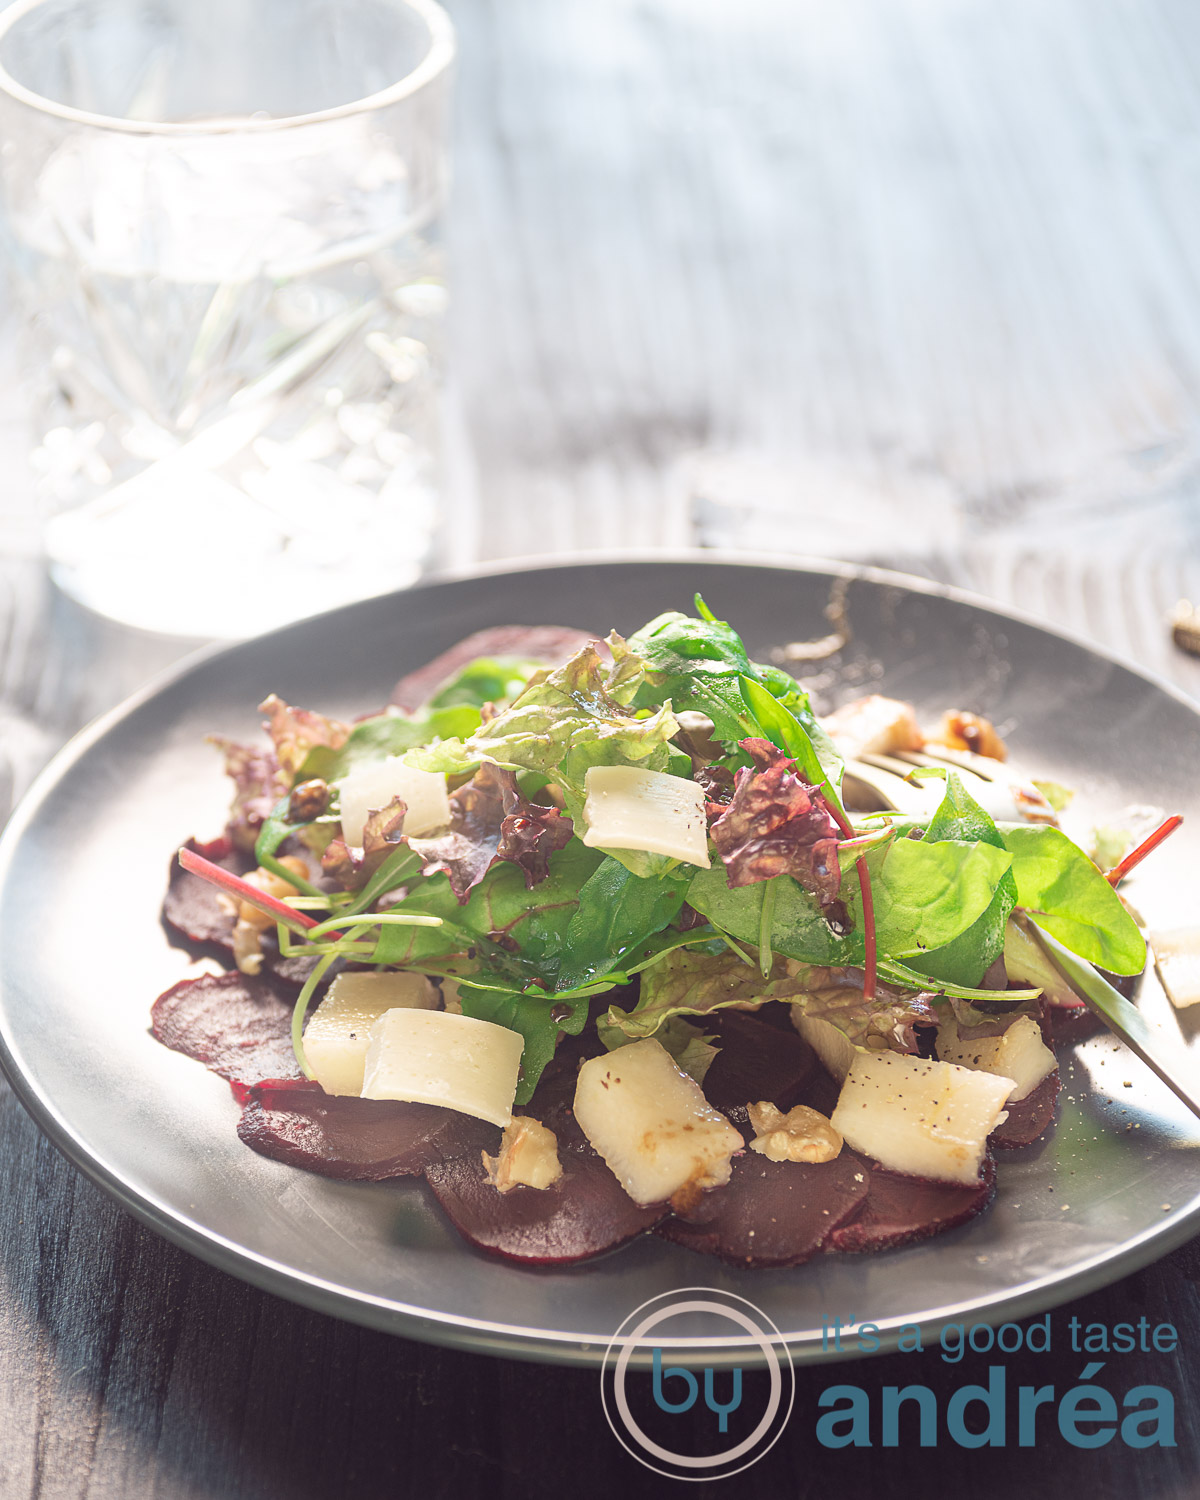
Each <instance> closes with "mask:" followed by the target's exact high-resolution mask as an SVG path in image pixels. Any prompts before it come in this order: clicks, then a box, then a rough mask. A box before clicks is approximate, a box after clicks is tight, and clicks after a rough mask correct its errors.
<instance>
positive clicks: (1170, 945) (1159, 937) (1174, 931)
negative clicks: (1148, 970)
mask: <svg viewBox="0 0 1200 1500" xmlns="http://www.w3.org/2000/svg"><path fill="white" fill-rule="evenodd" d="M1148 936H1149V939H1150V948H1151V951H1152V952H1153V954H1154V966H1155V968H1156V969H1157V970H1158V977H1159V978H1160V979H1161V980H1162V987H1163V989H1164V990H1166V992H1167V995H1168V996H1169V997H1170V1001H1171V1004H1172V1005H1173V1006H1175V1008H1176V1009H1177V1010H1183V1009H1184V1008H1185V1007H1186V1006H1189V1005H1200V928H1196V927H1173V928H1170V929H1168V930H1164V931H1162V932H1151V933H1150V934H1148Z"/></svg>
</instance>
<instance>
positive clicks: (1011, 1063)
mask: <svg viewBox="0 0 1200 1500" xmlns="http://www.w3.org/2000/svg"><path fill="white" fill-rule="evenodd" d="M937 1055H938V1056H939V1057H940V1058H941V1060H942V1061H943V1062H948V1063H957V1064H958V1066H959V1067H960V1068H977V1069H979V1071H980V1072H983V1073H996V1074H999V1076H1000V1077H1001V1078H1011V1079H1012V1081H1013V1083H1014V1084H1015V1085H1016V1087H1015V1088H1014V1089H1013V1091H1012V1093H1011V1094H1010V1095H1009V1096H1008V1102H1009V1103H1010V1104H1015V1103H1016V1102H1017V1100H1018V1099H1027V1098H1028V1097H1029V1095H1030V1094H1032V1093H1033V1091H1034V1089H1035V1088H1037V1086H1038V1084H1039V1083H1041V1082H1042V1081H1043V1079H1046V1078H1049V1076H1050V1074H1051V1073H1053V1072H1054V1070H1055V1068H1057V1067H1058V1059H1057V1058H1056V1057H1055V1056H1054V1053H1053V1052H1051V1050H1050V1048H1049V1047H1047V1046H1046V1044H1045V1042H1044V1041H1043V1040H1042V1028H1041V1027H1040V1026H1039V1025H1038V1023H1037V1022H1036V1021H1035V1020H1034V1019H1033V1017H1032V1016H1018V1017H1017V1019H1016V1020H1015V1021H1014V1022H1013V1023H1012V1025H1011V1026H1010V1027H1009V1028H1008V1030H1007V1031H1006V1032H1005V1033H1004V1035H1003V1036H985V1037H979V1038H977V1039H976V1040H975V1041H973V1042H970V1041H963V1039H962V1038H961V1037H960V1036H959V1034H958V1026H957V1024H956V1023H955V1021H954V1018H953V1017H950V1018H949V1019H947V1020H946V1021H944V1022H943V1023H942V1025H941V1026H939V1027H938V1034H937Z"/></svg>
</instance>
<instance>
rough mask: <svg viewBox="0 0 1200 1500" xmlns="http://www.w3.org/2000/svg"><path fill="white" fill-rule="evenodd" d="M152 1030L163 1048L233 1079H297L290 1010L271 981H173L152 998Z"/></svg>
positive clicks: (238, 977)
mask: <svg viewBox="0 0 1200 1500" xmlns="http://www.w3.org/2000/svg"><path fill="white" fill-rule="evenodd" d="M150 1017H151V1024H150V1029H151V1031H152V1032H153V1034H154V1035H155V1036H156V1037H157V1038H158V1040H159V1041H160V1042H162V1043H163V1044H164V1046H167V1047H170V1048H171V1049H172V1050H173V1051H175V1052H183V1053H185V1054H186V1055H187V1056H188V1057H194V1058H195V1059H196V1060H197V1061H198V1062H202V1063H204V1065H205V1066H206V1067H208V1068H211V1069H212V1071H213V1072H214V1073H219V1074H220V1075H221V1077H222V1078H227V1079H229V1081H230V1082H231V1083H234V1084H240V1085H242V1086H244V1087H247V1088H248V1087H251V1086H252V1085H254V1084H257V1083H263V1082H264V1081H266V1080H267V1079H298V1078H299V1077H300V1069H299V1068H298V1067H297V1065H296V1057H295V1054H294V1053H293V1051H292V1008H291V1006H290V1004H289V1003H288V1002H287V1001H286V1000H285V999H284V998H283V997H282V996H281V995H279V994H278V993H277V991H276V990H275V989H274V988H273V987H272V985H271V983H270V981H269V980H267V979H260V978H254V977H251V976H250V975H247V974H237V973H234V974H205V975H203V976H202V977H201V978H199V979H185V980H183V981H181V982H180V983H179V984H176V985H172V986H171V988H170V989H169V990H167V991H166V993H165V994H162V995H160V996H159V997H158V999H157V1000H156V1001H155V1002H154V1005H153V1008H152V1009H151V1012H150Z"/></svg>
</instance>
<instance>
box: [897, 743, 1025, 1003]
mask: <svg viewBox="0 0 1200 1500" xmlns="http://www.w3.org/2000/svg"><path fill="white" fill-rule="evenodd" d="M925 839H926V841H927V842H928V841H931V840H932V841H937V840H939V839H960V840H963V841H967V842H969V841H971V840H975V841H977V842H979V843H981V844H990V845H991V846H992V848H995V849H1003V848H1004V840H1003V838H1001V836H1000V832H999V830H998V829H997V827H996V825H995V823H994V822H993V821H992V818H991V816H990V814H989V813H988V812H987V811H986V810H985V809H984V808H982V807H981V806H980V805H979V803H978V802H976V800H975V799H974V797H972V796H971V794H970V793H969V792H968V791H967V790H966V788H965V787H964V786H963V784H962V779H961V777H960V776H959V775H958V774H957V772H955V771H951V772H950V773H949V774H948V775H947V777H946V792H945V795H944V796H943V798H942V801H941V804H940V805H939V807H938V809H937V811H936V812H935V813H934V815H933V818H932V820H931V822H930V824H929V828H928V831H927V832H926V834H925ZM1016 904H1017V882H1016V880H1015V878H1014V877H1013V873H1012V871H1011V870H1006V871H1005V873H1004V874H1003V875H1002V876H1001V878H1000V883H999V884H998V885H997V887H996V890H995V894H994V895H993V896H992V899H991V902H990V903H989V904H988V906H987V909H986V910H985V911H984V912H983V913H982V914H981V915H980V916H979V917H978V918H977V919H976V921H975V922H974V923H972V925H971V926H970V927H968V928H967V929H966V931H965V932H962V933H960V934H959V936H958V937H956V938H954V939H953V940H952V941H951V942H949V943H947V944H946V945H945V946H944V947H942V948H939V949H935V950H933V951H932V952H930V953H925V954H923V955H921V956H920V957H919V958H917V957H914V958H913V959H912V967H913V968H914V969H917V970H919V971H920V972H921V973H922V974H928V975H930V976H931V977H932V978H933V979H944V980H958V981H959V982H963V983H967V984H972V985H974V984H978V983H979V981H980V980H981V979H982V978H983V976H984V975H985V974H986V973H987V971H988V969H989V968H990V967H991V966H992V964H993V963H994V962H995V961H996V959H998V958H999V957H1000V955H1001V954H1002V953H1003V952H1004V931H1005V927H1006V925H1007V923H1008V918H1009V915H1010V913H1011V912H1012V909H1013V907H1014V906H1015V905H1016Z"/></svg>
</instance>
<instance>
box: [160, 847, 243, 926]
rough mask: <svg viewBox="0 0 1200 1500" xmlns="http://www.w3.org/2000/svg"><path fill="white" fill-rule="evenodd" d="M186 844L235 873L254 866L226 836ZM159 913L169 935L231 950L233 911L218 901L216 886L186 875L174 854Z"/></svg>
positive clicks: (186, 872) (241, 873) (194, 876)
mask: <svg viewBox="0 0 1200 1500" xmlns="http://www.w3.org/2000/svg"><path fill="white" fill-rule="evenodd" d="M186 847H187V848H189V849H192V850H194V851H195V852H196V853H197V854H201V855H203V856H204V858H205V859H210V860H212V862H213V864H215V865H220V866H221V868H222V869H223V870H231V871H232V872H233V873H234V874H235V875H245V874H246V873H247V871H249V870H252V869H253V868H254V861H253V859H252V858H251V857H250V856H249V855H248V854H242V853H241V852H240V851H238V850H235V849H234V847H233V845H232V844H231V843H230V841H229V840H228V839H227V838H219V839H213V841H212V842H211V843H209V844H201V843H198V842H197V841H196V840H195V839H188V841H187V846H186ZM162 916H163V921H164V922H165V923H166V925H167V927H168V928H169V929H170V931H171V932H172V934H173V935H174V936H176V937H181V938H183V940H184V941H185V942H187V943H214V944H216V946H217V947H219V948H223V949H224V950H225V951H226V952H227V953H232V951H233V949H232V946H231V944H230V934H231V933H232V932H233V913H232V912H231V911H230V910H229V907H228V905H227V904H226V903H224V902H222V900H221V893H220V892H219V891H218V890H217V888H216V886H215V885H210V884H209V882H208V881H207V880H201V879H200V877H199V875H191V874H189V873H188V871H187V870H185V869H184V868H183V866H182V865H181V864H180V863H179V859H178V857H177V856H176V855H172V856H171V871H170V880H169V882H168V885H167V894H166V899H165V900H164V901H163V908H162Z"/></svg>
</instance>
